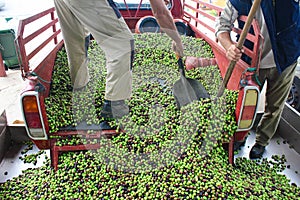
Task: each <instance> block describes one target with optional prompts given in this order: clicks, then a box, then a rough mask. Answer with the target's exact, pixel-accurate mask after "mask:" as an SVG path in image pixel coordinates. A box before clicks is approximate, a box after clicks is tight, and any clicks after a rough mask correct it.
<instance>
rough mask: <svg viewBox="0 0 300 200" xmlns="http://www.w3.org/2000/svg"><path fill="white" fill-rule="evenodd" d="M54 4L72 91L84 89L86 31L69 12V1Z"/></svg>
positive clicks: (59, 0) (64, 0) (87, 79)
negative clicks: (66, 57) (66, 58)
mask: <svg viewBox="0 0 300 200" xmlns="http://www.w3.org/2000/svg"><path fill="white" fill-rule="evenodd" d="M54 4H55V8H56V12H57V15H58V17H59V22H60V25H61V30H62V34H63V38H64V44H65V47H66V51H67V55H68V61H69V66H70V76H71V81H72V85H73V87H74V89H76V88H81V87H84V86H85V85H86V84H87V83H88V81H89V74H88V68H87V65H88V60H87V56H86V49H85V48H86V47H85V38H86V36H87V35H88V31H87V30H86V29H85V27H84V25H83V24H82V23H81V22H80V21H79V20H78V18H77V17H76V16H74V14H73V12H72V10H70V4H69V1H67V0H54Z"/></svg>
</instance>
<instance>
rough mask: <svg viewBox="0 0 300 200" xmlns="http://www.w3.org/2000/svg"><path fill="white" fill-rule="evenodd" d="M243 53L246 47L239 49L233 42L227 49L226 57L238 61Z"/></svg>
mask: <svg viewBox="0 0 300 200" xmlns="http://www.w3.org/2000/svg"><path fill="white" fill-rule="evenodd" d="M242 53H244V49H239V48H237V47H236V45H235V44H232V45H231V46H230V47H229V48H228V49H227V51H226V57H227V58H228V59H229V60H232V61H236V62H237V61H238V60H239V59H240V58H241V56H242Z"/></svg>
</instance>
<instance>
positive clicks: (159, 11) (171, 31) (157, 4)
mask: <svg viewBox="0 0 300 200" xmlns="http://www.w3.org/2000/svg"><path fill="white" fill-rule="evenodd" d="M150 4H151V8H152V12H153V15H154V17H155V18H156V20H157V22H158V24H159V26H160V28H161V29H162V31H163V32H165V33H166V34H167V35H168V36H169V37H170V38H172V39H173V40H174V41H175V42H176V43H179V42H181V38H180V35H179V33H178V31H177V29H176V27H175V24H174V22H173V17H172V15H171V13H170V11H169V10H168V9H167V7H166V6H165V4H164V3H162V0H150Z"/></svg>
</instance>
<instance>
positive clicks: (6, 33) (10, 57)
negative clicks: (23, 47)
mask: <svg viewBox="0 0 300 200" xmlns="http://www.w3.org/2000/svg"><path fill="white" fill-rule="evenodd" d="M0 52H1V55H2V59H3V61H4V63H5V65H6V66H7V67H9V68H15V67H18V66H19V60H18V56H17V52H16V47H15V32H14V30H13V29H7V30H0Z"/></svg>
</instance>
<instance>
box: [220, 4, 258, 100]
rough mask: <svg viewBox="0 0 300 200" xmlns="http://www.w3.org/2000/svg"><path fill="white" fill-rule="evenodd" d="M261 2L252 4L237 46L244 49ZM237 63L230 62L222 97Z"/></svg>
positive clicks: (222, 87)
mask: <svg viewBox="0 0 300 200" xmlns="http://www.w3.org/2000/svg"><path fill="white" fill-rule="evenodd" d="M260 2H261V0H254V2H253V4H252V6H251V9H250V12H249V14H248V18H247V20H246V22H245V25H244V28H243V30H242V33H241V35H240V38H239V40H238V42H237V48H239V49H242V47H243V44H244V42H245V40H246V36H247V34H248V32H249V29H250V26H251V23H252V21H253V18H254V15H255V13H256V11H257V10H258V7H259V6H260ZM235 64H236V61H231V62H230V64H229V66H228V68H227V71H226V74H225V76H224V79H223V82H222V84H221V86H220V88H219V91H218V94H217V97H220V96H222V95H223V93H224V90H225V88H226V87H227V83H228V81H229V79H230V77H231V74H232V72H233V69H234V67H235Z"/></svg>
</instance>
